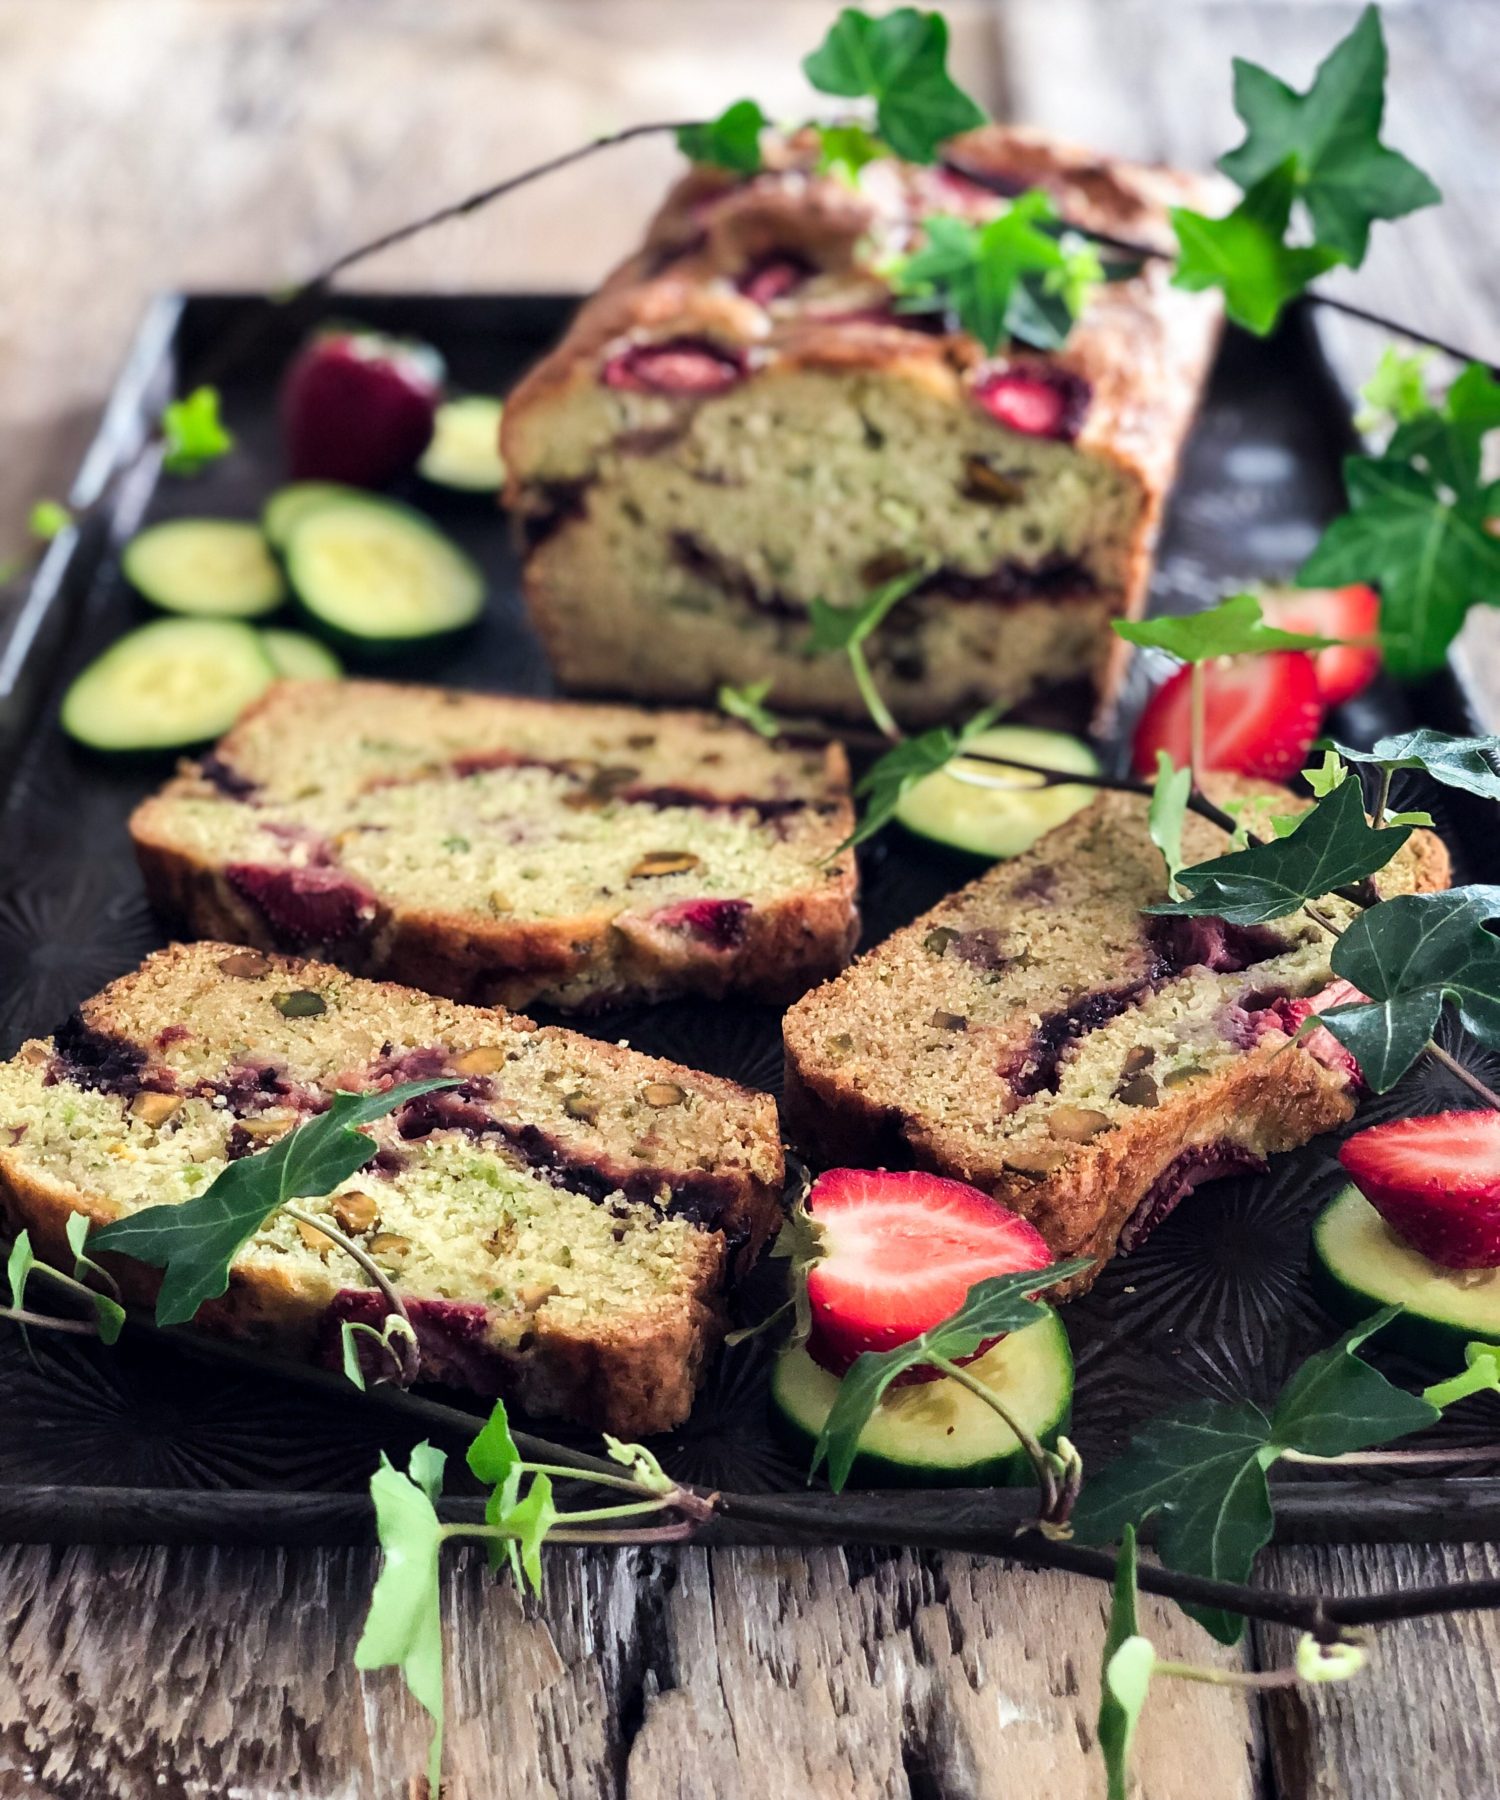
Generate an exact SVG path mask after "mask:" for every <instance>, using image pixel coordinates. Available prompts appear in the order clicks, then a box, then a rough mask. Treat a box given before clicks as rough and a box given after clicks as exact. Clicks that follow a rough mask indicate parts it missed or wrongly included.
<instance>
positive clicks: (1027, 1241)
mask: <svg viewBox="0 0 1500 1800" xmlns="http://www.w3.org/2000/svg"><path fill="white" fill-rule="evenodd" d="M807 1211H808V1213H809V1215H810V1216H811V1218H812V1220H813V1222H814V1224H815V1226H816V1227H817V1228H818V1230H819V1233H820V1235H821V1238H822V1243H823V1256H822V1260H821V1261H819V1262H817V1263H815V1264H814V1265H813V1266H812V1268H811V1269H810V1270H809V1271H808V1275H807V1297H808V1300H809V1302H810V1303H811V1307H812V1335H811V1337H810V1338H809V1339H808V1345H807V1349H808V1353H809V1355H810V1356H811V1357H812V1358H813V1360H814V1361H815V1362H817V1363H820V1364H821V1365H822V1366H823V1367H824V1368H825V1369H827V1370H828V1371H829V1372H830V1373H831V1374H834V1375H843V1374H845V1373H846V1372H847V1371H848V1369H849V1368H850V1366H851V1365H852V1364H853V1362H854V1360H855V1358H856V1357H858V1356H860V1355H861V1354H863V1352H864V1351H866V1350H894V1349H895V1348H896V1346H897V1345H899V1344H905V1343H909V1342H910V1340H911V1339H912V1338H914V1337H919V1336H920V1335H921V1334H922V1332H924V1331H927V1330H928V1329H930V1328H931V1327H932V1326H934V1325H940V1324H941V1323H942V1322H943V1320H944V1319H946V1318H948V1317H949V1316H950V1315H951V1314H953V1313H955V1312H957V1310H958V1309H959V1307H960V1306H962V1305H963V1302H964V1299H965V1297H966V1296H967V1294H968V1292H969V1289H970V1288H971V1287H973V1285H974V1284H975V1282H977V1281H983V1280H985V1279H986V1278H987V1277H989V1276H992V1275H1012V1274H1015V1273H1016V1272H1017V1271H1019V1270H1023V1269H1044V1268H1046V1267H1047V1265H1048V1264H1049V1263H1050V1262H1051V1261H1052V1252H1051V1251H1050V1250H1049V1249H1048V1248H1047V1243H1046V1240H1045V1239H1044V1238H1043V1237H1042V1235H1041V1233H1040V1232H1039V1231H1037V1230H1036V1228H1035V1227H1034V1226H1032V1225H1028V1224H1027V1223H1026V1221H1025V1220H1024V1219H1022V1218H1018V1217H1017V1216H1016V1214H1015V1213H1013V1212H1011V1211H1010V1210H1009V1209H1008V1208H1006V1207H1004V1206H1002V1205H1001V1204H1000V1202H999V1201H998V1200H992V1199H991V1198H990V1197H989V1195H988V1194H984V1193H981V1192H980V1191H979V1189H978V1188H972V1187H969V1186H968V1185H967V1184H966V1183H964V1182H962V1181H948V1180H945V1179H944V1178H943V1177H941V1176H938V1175H925V1174H921V1173H917V1172H912V1173H890V1172H887V1171H886V1170H884V1169H830V1170H829V1171H828V1173H827V1174H825V1175H820V1176H819V1177H818V1179H817V1180H816V1181H815V1182H814V1183H813V1186H812V1191H811V1192H810V1193H809V1195H808V1197H807ZM997 1341H998V1340H996V1339H993V1338H992V1339H990V1340H989V1342H988V1343H984V1344H981V1345H980V1346H979V1347H978V1348H977V1349H976V1350H975V1351H974V1353H973V1356H970V1357H965V1358H964V1359H963V1360H964V1361H965V1362H972V1361H973V1360H974V1357H978V1356H982V1355H983V1354H984V1352H985V1351H986V1350H988V1349H989V1348H990V1345H991V1344H993V1343H995V1342H997ZM941 1373H942V1371H941V1370H939V1369H933V1368H916V1369H910V1370H908V1371H907V1372H906V1373H905V1374H903V1375H900V1376H898V1377H897V1382H898V1383H902V1384H904V1383H910V1382H918V1381H936V1380H938V1379H939V1377H940V1375H941Z"/></svg>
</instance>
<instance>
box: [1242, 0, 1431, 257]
mask: <svg viewBox="0 0 1500 1800" xmlns="http://www.w3.org/2000/svg"><path fill="white" fill-rule="evenodd" d="M1385 79H1386V50H1385V37H1384V34H1383V32H1382V31H1381V27H1380V14H1379V12H1378V11H1377V10H1376V8H1375V7H1374V6H1367V7H1366V8H1365V10H1364V12H1363V13H1361V14H1360V17H1359V21H1358V23H1357V24H1356V25H1355V26H1354V29H1353V30H1352V31H1351V32H1350V33H1349V34H1348V36H1347V37H1345V38H1343V39H1342V40H1341V41H1340V42H1339V43H1338V44H1336V45H1335V46H1334V48H1333V49H1332V50H1331V51H1330V52H1329V54H1328V55H1327V56H1326V57H1325V58H1324V60H1323V61H1322V62H1321V63H1320V64H1319V65H1318V70H1317V74H1316V75H1315V76H1314V77H1313V83H1312V86H1311V87H1310V88H1309V89H1308V90H1307V92H1306V93H1305V94H1299V93H1297V91H1296V90H1295V89H1294V88H1290V87H1288V86H1287V85H1286V83H1285V82H1283V81H1279V80H1278V79H1277V78H1276V76H1274V75H1272V74H1270V73H1269V72H1268V71H1267V70H1265V69H1262V68H1259V67H1257V65H1256V64H1254V63H1251V62H1244V61H1242V60H1241V59H1239V58H1238V57H1237V58H1236V59H1235V64H1234V110H1235V111H1236V112H1237V113H1238V114H1239V116H1240V118H1241V119H1242V120H1243V121H1244V124H1245V130H1246V135H1245V141H1244V143H1242V144H1241V145H1240V146H1239V147H1238V148H1237V149H1234V150H1231V151H1230V152H1229V154H1228V155H1227V156H1224V157H1221V158H1220V160H1219V167H1220V168H1221V169H1222V170H1223V171H1224V173H1225V174H1226V175H1228V176H1229V177H1230V178H1231V179H1232V180H1234V181H1236V182H1238V184H1239V185H1240V187H1242V188H1245V189H1247V190H1248V189H1250V188H1252V187H1253V186H1254V185H1255V184H1256V183H1258V182H1260V181H1262V180H1264V179H1265V177H1266V176H1268V175H1269V174H1270V173H1271V172H1272V171H1273V170H1275V169H1284V168H1288V167H1289V168H1290V170H1291V177H1292V181H1293V184H1294V186H1295V188H1296V191H1297V194H1298V196H1299V198H1300V199H1301V200H1302V201H1303V203H1304V204H1305V205H1306V207H1307V210H1308V212H1309V214H1310V215H1311V217H1312V222H1313V228H1314V230H1315V232H1316V235H1317V240H1318V242H1319V244H1326V245H1328V246H1330V247H1331V248H1332V249H1334V250H1336V251H1337V252H1338V253H1339V255H1340V257H1341V258H1342V259H1343V260H1344V261H1346V262H1348V263H1352V264H1353V265H1354V267H1356V268H1358V267H1359V265H1360V264H1361V263H1362V262H1363V261H1364V259H1365V252H1366V251H1367V250H1368V248H1369V242H1370V227H1371V225H1372V224H1373V223H1374V222H1375V220H1376V219H1399V218H1403V217H1404V216H1405V215H1406V214H1407V213H1412V212H1416V211H1417V210H1418V209H1419V208H1420V207H1424V206H1435V205H1436V204H1437V203H1438V201H1439V200H1441V199H1442V195H1441V194H1440V193H1439V192H1438V190H1437V188H1436V187H1435V186H1434V185H1433V184H1432V182H1431V181H1429V180H1428V178H1427V177H1426V176H1425V175H1424V174H1423V173H1422V171H1421V170H1420V169H1419V168H1417V167H1416V165H1415V164H1414V163H1411V162H1409V161H1408V160H1407V159H1406V157H1404V156H1402V155H1401V154H1400V152H1399V151H1396V150H1391V149H1388V148H1387V147H1386V146H1385V145H1384V144H1382V143H1381V141H1380V125H1381V120H1382V118H1383V116H1384V113H1385Z"/></svg>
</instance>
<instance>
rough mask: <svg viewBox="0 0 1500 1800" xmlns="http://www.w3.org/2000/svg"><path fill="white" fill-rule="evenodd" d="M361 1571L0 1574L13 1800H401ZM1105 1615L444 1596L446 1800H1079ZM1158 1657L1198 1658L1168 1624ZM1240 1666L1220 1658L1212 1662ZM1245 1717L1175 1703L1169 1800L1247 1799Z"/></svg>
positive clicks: (572, 1584) (0, 1695) (1003, 1604)
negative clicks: (267, 1798) (361, 1633)
mask: <svg viewBox="0 0 1500 1800" xmlns="http://www.w3.org/2000/svg"><path fill="white" fill-rule="evenodd" d="M374 1569H375V1558H374V1556H373V1555H371V1554H370V1553H368V1552H364V1551H336V1552H334V1551H330V1552H324V1553H321V1554H319V1555H316V1556H311V1555H288V1554H285V1553H281V1552H226V1551H212V1550H188V1551H167V1550H137V1551H131V1550H116V1551H110V1552H93V1553H90V1552H85V1551H80V1550H65V1551H58V1550H46V1549H35V1548H33V1549H25V1550H21V1549H12V1550H9V1551H5V1552H0V1587H3V1591H4V1593H5V1595H6V1607H5V1615H6V1616H5V1624H4V1630H3V1634H0V1793H4V1794H6V1795H9V1794H11V1793H19V1792H23V1791H24V1792H29V1793H37V1792H40V1793H44V1794H47V1795H49V1796H54V1797H55V1800H94V1797H95V1796H109V1797H110V1800H155V1797H156V1796H159V1795H167V1796H168V1797H169V1800H208V1797H210V1796H212V1797H214V1800H218V1797H219V1796H223V1795H227V1794H235V1795H253V1796H259V1795H273V1794H282V1793H287V1792H291V1791H296V1792H297V1793H299V1794H305V1795H309V1796H315V1797H316V1800H344V1797H345V1796H353V1795H367V1794H369V1795H386V1794H399V1793H401V1792H402V1791H404V1789H405V1786H406V1783H407V1780H408V1778H409V1777H410V1775H411V1774H412V1773H413V1772H414V1771H416V1770H418V1769H420V1768H421V1766H422V1764H423V1761H424V1758H425V1754H426V1742H427V1726H426V1721H425V1716H424V1715H423V1714H422V1713H421V1712H420V1711H419V1710H418V1709H417V1708H416V1707H415V1706H413V1705H412V1704H411V1703H410V1702H409V1701H408V1700H407V1698H406V1697H405V1695H404V1694H403V1693H402V1692H401V1690H400V1687H399V1684H398V1682H397V1681H396V1679H395V1678H394V1677H393V1676H391V1675H389V1674H384V1673H382V1674H375V1675H368V1676H363V1677H361V1676H359V1675H357V1674H356V1673H355V1671H354V1669H353V1666H352V1662H351V1660H350V1650H351V1649H352V1646H353V1643H354V1639H355V1637H356V1636H357V1635H358V1630H359V1624H360V1619H361V1617H362V1613H363V1608H364V1604H365V1601H366V1599H367V1596H368V1592H369V1583H370V1582H371V1580H372V1579H373V1575H374ZM1105 1604H1106V1600H1105V1595H1104V1592H1103V1590H1102V1589H1101V1588H1099V1587H1098V1586H1097V1585H1096V1584H1093V1583H1087V1582H1083V1581H1072V1580H1057V1579H1054V1578H1050V1577H1043V1576H1040V1575H1034V1574H1025V1573H1018V1572H1003V1571H999V1570H997V1569H995V1568H994V1567H993V1566H992V1565H988V1564H984V1563H980V1562H976V1561H973V1560H971V1559H969V1558H965V1557H917V1556H907V1555H898V1556H889V1557H882V1556H877V1555H874V1554H871V1553H869V1552H859V1553H856V1552H841V1551H836V1550H832V1551H819V1552H816V1553H813V1554H809V1555H806V1556H794V1555H790V1554H785V1553H780V1552H769V1551H750V1550H744V1551H739V1550H735V1551H727V1550H726V1551H717V1552H713V1553H709V1552H705V1551H689V1552H685V1553H681V1554H679V1555H676V1556H661V1555H659V1554H653V1553H648V1552H644V1551H630V1552H619V1553H610V1554H597V1555H594V1554H590V1555H571V1554H558V1555H555V1556H553V1557H551V1558H549V1560H548V1564H547V1576H546V1590H545V1593H544V1595H543V1597H542V1599H541V1601H540V1602H528V1603H526V1604H525V1605H524V1606H523V1604H522V1603H521V1601H520V1600H519V1599H518V1598H517V1597H516V1595H515V1593H514V1592H513V1590H512V1589H511V1587H510V1585H509V1583H508V1580H507V1581H501V1580H497V1579H496V1578H494V1577H492V1576H491V1575H490V1574H489V1573H488V1572H487V1571H486V1570H485V1569H484V1567H483V1564H482V1560H481V1559H480V1558H479V1557H478V1556H475V1555H472V1554H466V1555H461V1556H459V1557H456V1558H455V1559H454V1561H453V1562H452V1564H451V1565H450V1566H449V1568H448V1571H447V1574H446V1578H445V1582H444V1615H445V1626H446V1634H447V1641H448V1645H449V1658H448V1686H449V1701H448V1704H449V1713H450V1724H449V1733H448V1772H447V1781H446V1788H445V1794H446V1796H447V1800H480V1797H481V1796H482V1797H485V1800H511V1797H515V1800H533V1797H537V1800H542V1797H545V1800H594V1797H595V1796H598V1797H599V1800H606V1797H608V1800H616V1797H619V1796H625V1797H627V1800H705V1797H707V1796H713V1797H714V1800H765V1797H767V1796H773V1795H774V1796H780V1795H789V1796H790V1795H799V1796H807V1800H911V1797H912V1796H918V1797H922V1796H934V1797H935V1796H944V1797H945V1800H1008V1797H1010V1796H1014V1795H1016V1794H1026V1795H1028V1796H1031V1797H1032V1800H1088V1797H1090V1796H1095V1795H1098V1794H1101V1793H1102V1791H1103V1783H1102V1775H1101V1773H1100V1767H1099V1763H1098V1759H1097V1757H1096V1755H1095V1753H1094V1742H1093V1720H1094V1715H1095V1711H1096V1709H1097V1706H1098V1679H1097V1667H1098V1662H1099V1652H1100V1647H1101V1645H1102V1642H1103V1631H1104V1617H1105V1610H1104V1609H1105ZM1147 1619H1148V1627H1147V1628H1148V1629H1149V1630H1151V1631H1152V1632H1153V1634H1154V1635H1156V1636H1157V1637H1158V1640H1159V1642H1160V1643H1161V1644H1162V1646H1163V1648H1164V1651H1168V1652H1169V1653H1173V1654H1192V1655H1195V1656H1196V1655H1201V1652H1202V1645H1203V1642H1204V1640H1203V1638H1202V1634H1201V1633H1199V1632H1197V1631H1196V1629H1195V1628H1193V1627H1191V1626H1188V1625H1187V1624H1186V1623H1185V1622H1184V1621H1182V1620H1181V1619H1180V1618H1177V1619H1173V1618H1172V1617H1171V1616H1170V1615H1169V1614H1168V1613H1167V1612H1166V1611H1165V1610H1160V1609H1156V1608H1154V1607H1149V1608H1148V1609H1147ZM1215 1655H1216V1656H1218V1657H1220V1658H1222V1659H1225V1660H1234V1659H1232V1658H1227V1657H1226V1656H1225V1653H1222V1652H1216V1653H1215ZM1249 1730H1250V1722H1249V1719H1248V1716H1247V1714H1246V1712H1245V1709H1244V1708H1243V1706H1242V1705H1241V1703H1240V1701H1239V1699H1238V1696H1236V1695H1234V1694H1232V1693H1228V1692H1226V1691H1223V1690H1216V1689H1210V1688H1205V1687H1199V1686H1191V1687H1190V1686H1187V1685H1183V1684H1179V1685H1176V1686H1174V1687H1173V1688H1171V1689H1169V1690H1166V1691H1165V1692H1164V1693H1163V1695H1162V1697H1161V1699H1160V1702H1159V1703H1157V1704H1154V1705H1153V1707H1152V1709H1151V1712H1150V1714H1149V1715H1148V1717H1147V1720H1146V1723H1145V1725H1144V1727H1143V1729H1142V1732H1141V1736H1140V1739H1139V1748H1138V1754H1137V1768H1138V1770H1139V1773H1140V1777H1141V1787H1142V1792H1143V1793H1144V1794H1147V1795H1149V1796H1151V1800H1201V1797H1202V1795H1203V1793H1204V1789H1203V1785H1202V1780H1203V1768H1204V1766H1205V1764H1204V1761H1203V1759H1204V1758H1205V1757H1209V1758H1212V1765H1211V1766H1212V1767H1213V1768H1214V1769H1215V1770H1216V1771H1217V1773H1216V1777H1215V1786H1214V1789H1213V1793H1214V1796H1215V1800H1250V1797H1251V1796H1252V1795H1253V1794H1254V1792H1255V1782H1254V1777H1253V1772H1252V1766H1251V1762H1250V1759H1249V1756H1248V1754H1247V1751H1248V1748H1249V1739H1248V1733H1249Z"/></svg>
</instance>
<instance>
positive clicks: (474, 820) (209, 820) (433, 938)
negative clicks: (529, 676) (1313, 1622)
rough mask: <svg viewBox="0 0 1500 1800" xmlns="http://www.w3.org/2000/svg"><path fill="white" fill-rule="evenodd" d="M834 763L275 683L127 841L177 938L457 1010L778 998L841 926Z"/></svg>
mask: <svg viewBox="0 0 1500 1800" xmlns="http://www.w3.org/2000/svg"><path fill="white" fill-rule="evenodd" d="M852 827H853V814H852V811H851V807H850V801H849V794H848V768H847V765H846V762H845V759H844V754H843V751H842V750H841V749H840V748H838V747H837V746H836V745H815V746H808V745H806V744H793V743H777V744H771V743H767V742H765V741H764V740H763V739H761V738H759V737H757V736H756V735H755V734H754V733H753V732H751V731H749V730H747V729H746V728H745V727H743V726H740V725H737V724H735V723H733V722H732V721H730V720H728V719H724V718H721V717H717V716H711V715H702V714H690V713H649V712H643V711H640V710H638V709H636V708H633V707H617V706H616V707H610V706H589V705H572V704H566V703H555V702H551V701H539V700H517V699H498V698H494V697H491V696H488V695H479V694H463V693H454V692H449V691H446V690H441V689H436V688H420V687H399V686H392V685H386V684H382V683H377V682H367V681H347V682H288V683H284V684H282V685H279V686H277V687H274V688H272V689H271V690H270V691H269V692H268V693H267V694H266V696H265V697H264V699H262V700H260V701H259V702H257V703H256V705H254V706H253V707H252V708H251V709H250V710H249V711H248V712H247V713H246V714H244V716H243V717H242V718H241V720H240V722H239V723H238V724H237V725H236V726H235V728H234V729H233V730H232V731H231V732H230V733H229V735H228V736H227V737H226V738H224V739H223V741H222V742H221V743H220V744H219V746H218V748H217V749H216V750H215V751H214V753H213V754H212V755H210V756H207V757H205V758H203V759H202V760H201V761H199V762H197V763H189V764H186V765H185V766H184V767H183V769H182V771H181V772H180V773H179V775H178V776H177V778H176V779H175V780H174V781H172V782H170V783H169V784H168V786H167V787H166V788H165V789H164V790H163V791H162V792H161V793H159V794H158V795H156V796H155V797H154V798H153V799H149V800H147V801H146V802H145V803H144V804H143V805H142V806H140V807H139V808H138V809H137V811H136V813H135V815H134V817H133V818H132V820H131V826H130V829H131V834H132V836H133V838H134V840H135V847H136V851H137V854H138V856H139V858H140V863H141V868H142V870H143V871H144V874H145V878H146V886H147V889H148V891H149V893H150V895H151V898H152V900H153V902H154V903H155V904H156V906H157V907H158V908H159V909H160V911H161V912H162V913H163V914H164V915H165V917H166V918H167V920H168V921H169V923H171V924H172V925H173V927H174V928H178V929H185V930H187V931H190V932H192V933H194V934H196V935H198V936H203V937H220V938H230V939H233V940H234V941H235V942H237V943H244V944H249V945H252V946H255V947H257V948H260V949H281V950H290V951H295V952H299V953H316V954H322V955H326V956H328V957H330V958H332V959H334V960H335V961H337V962H339V963H341V964H343V965H344V967H346V968H349V969H352V970H354V971H355V972H357V973H359V974H365V975H383V976H388V977H390V978H391V979H392V980H397V981H404V982H409V983H410V984H411V985H413V986H415V987H421V988H425V989H427V991H428V992H429V993H435V994H444V995H447V996H448V997H450V998H452V999H458V1000H472V1001H479V1002H485V1003H487V1002H491V1001H493V1002H496V1003H498V1004H502V1005H506V1006H524V1005H529V1004H531V1003H532V1002H536V1001H542V1002H547V1003H550V1004H551V1005H553V1006H557V1007H562V1008H573V1009H586V1008H594V1007H599V1006H603V1005H607V1004H610V1003H613V1002H615V1001H620V1000H625V999H655V998H659V997H662V996H665V995H669V994H682V993H701V994H709V995H720V994H724V993H726V992H729V991H731V990H734V991H738V992H741V993H745V994H750V995H753V996H755V997H756V998H759V999H763V1000H768V1001H782V1002H785V1001H787V1000H790V999H793V998H795V997H796V996H797V995H798V994H800V993H802V992H804V991H805V990H806V989H807V988H808V987H810V986H811V985H813V983H815V982H817V981H820V980H822V979H824V978H825V977H826V976H829V975H832V974H834V973H836V972H837V970H839V969H840V968H842V967H843V966H844V964H845V963H846V962H847V961H848V959H849V955H850V953H851V951H852V949H853V944H854V938H855V935H856V931H857V928H858V920H857V915H856V911H855V904H854V900H855V891H856V875H855V868H854V858H853V856H852V854H850V853H848V852H843V853H841V854H839V855H834V854H833V853H834V852H835V850H836V849H837V847H838V845H839V844H840V842H841V841H842V840H843V839H844V838H845V837H846V836H847V835H848V834H849V832H850V831H851V829H852Z"/></svg>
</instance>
